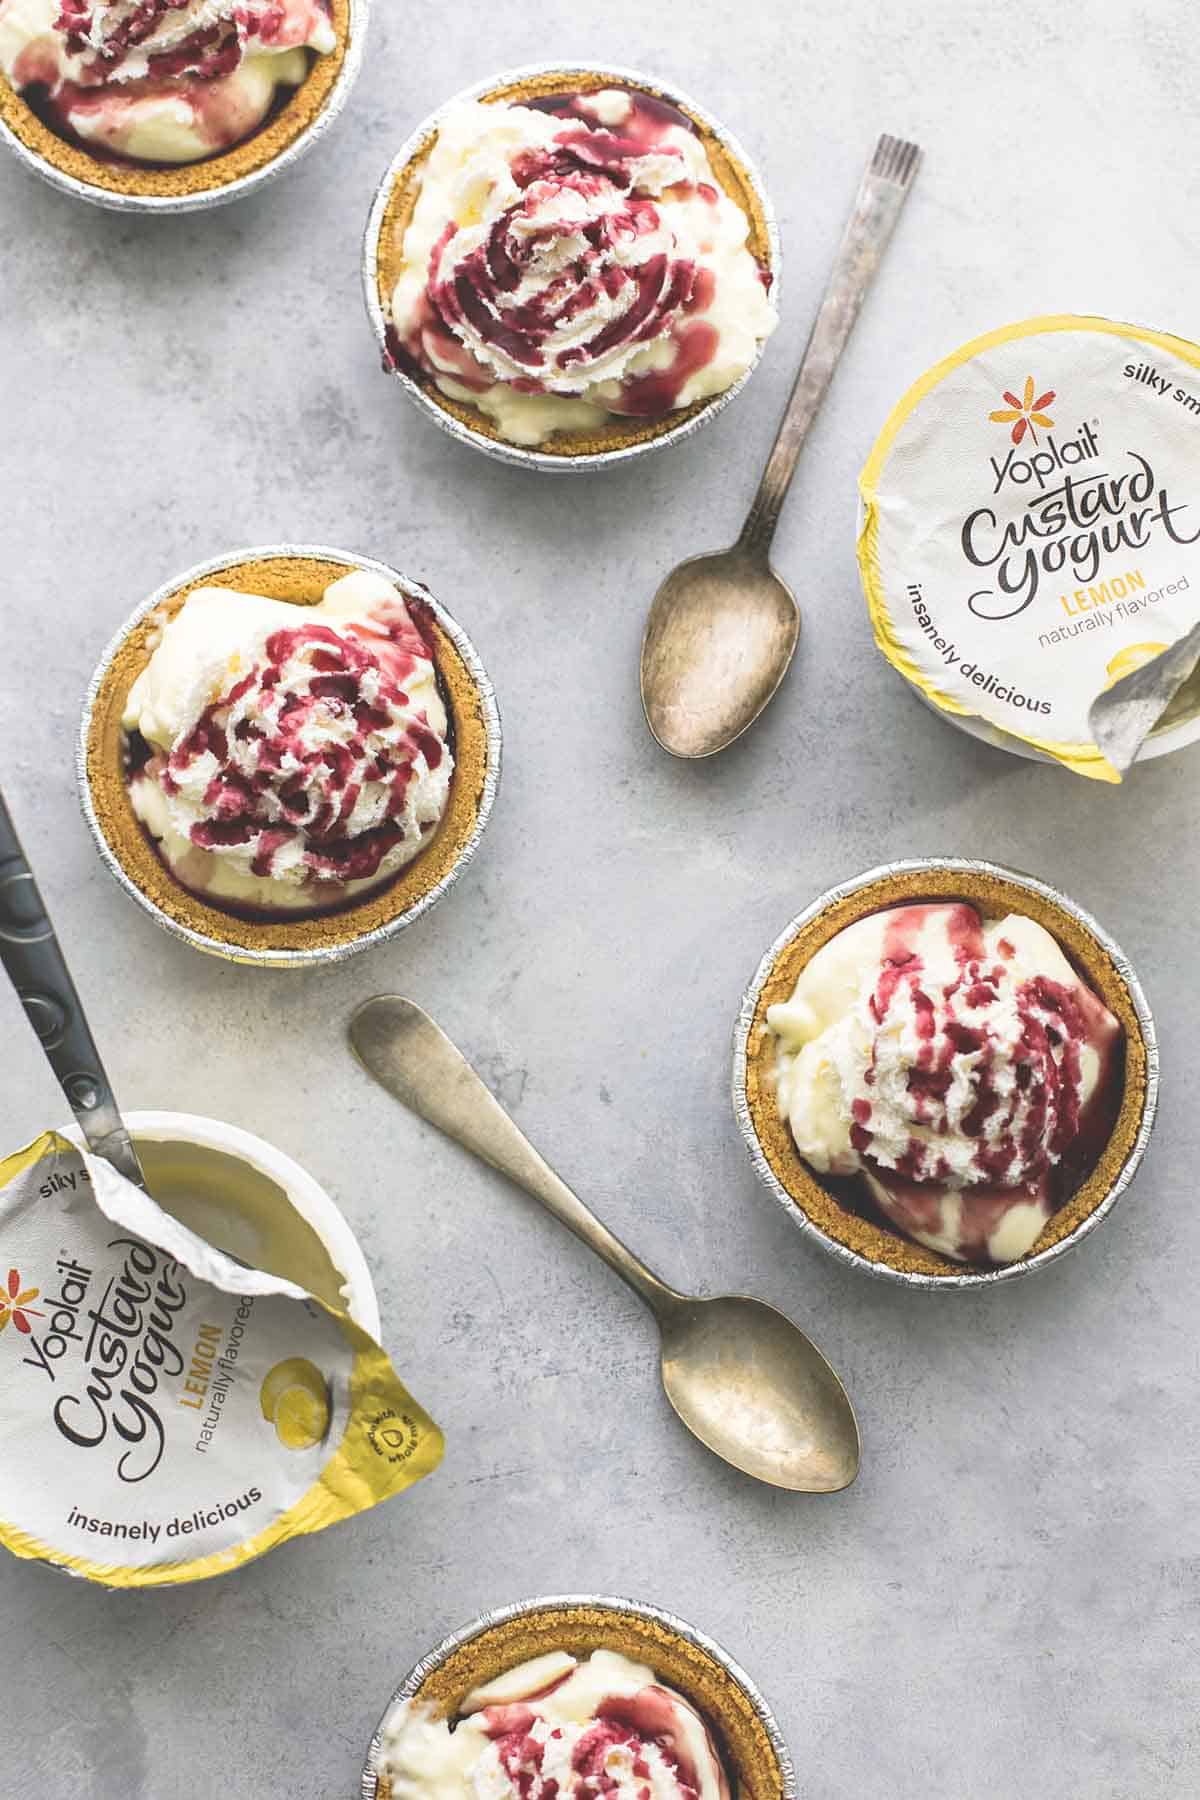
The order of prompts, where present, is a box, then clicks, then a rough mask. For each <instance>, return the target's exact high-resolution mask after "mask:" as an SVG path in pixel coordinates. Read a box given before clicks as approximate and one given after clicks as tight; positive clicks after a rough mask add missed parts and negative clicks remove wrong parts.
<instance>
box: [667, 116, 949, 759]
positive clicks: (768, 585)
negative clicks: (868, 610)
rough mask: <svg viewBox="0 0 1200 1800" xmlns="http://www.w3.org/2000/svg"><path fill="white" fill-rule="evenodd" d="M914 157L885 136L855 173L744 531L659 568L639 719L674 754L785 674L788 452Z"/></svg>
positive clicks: (747, 721) (825, 380)
mask: <svg viewBox="0 0 1200 1800" xmlns="http://www.w3.org/2000/svg"><path fill="white" fill-rule="evenodd" d="M920 161H921V151H920V148H919V147H918V146H917V145H916V144H909V143H905V142H904V141H903V140H902V139H900V138H893V137H888V136H886V135H885V136H883V137H881V138H880V140H879V143H878V144H877V145H876V148H875V154H874V156H873V157H872V159H871V163H870V166H869V167H868V169H867V171H866V173H865V174H864V176H863V178H862V183H861V185H860V187H859V190H858V197H857V199H856V201H855V205H854V211H853V213H852V214H851V216H850V222H849V224H848V225H847V226H846V231H845V235H844V236H843V238H842V242H841V247H840V249H839V250H838V253H837V257H836V260H835V261H834V265H833V269H832V271H831V273H830V276H829V283H828V286H827V287H826V289H825V297H824V299H823V300H822V302H821V309H820V311H819V312H818V314H817V319H816V323H815V325H814V326H813V329H812V335H811V337H810V338H809V340H808V346H807V348H806V350H805V352H804V358H803V361H802V362H801V364H800V372H799V374H798V375H797V376H796V384H795V386H794V387H793V389H792V394H791V398H790V400H789V401H788V404H787V408H786V410H785V412H784V415H783V418H782V420H781V421H780V425H779V431H778V434H777V435H776V438H775V445H774V448H773V449H772V451H771V455H770V459H769V461H768V463H767V466H766V470H765V471H764V473H763V478H762V481H761V483H760V484H759V489H758V493H757V494H756V495H755V497H754V503H753V505H752V506H751V508H750V512H749V514H748V516H747V519H746V523H745V524H744V525H743V526H742V531H741V536H740V537H739V538H738V540H737V542H736V544H733V545H731V547H730V548H729V549H728V550H717V551H710V552H709V553H708V554H707V555H705V556H690V557H688V558H687V560H686V561H685V562H681V563H680V564H679V566H678V568H676V569H673V570H672V572H671V573H670V574H669V575H668V576H667V578H666V580H665V581H664V582H663V584H662V586H661V587H660V588H659V590H658V592H657V594H656V595H655V596H654V601H653V604H652V605H651V608H650V616H649V618H648V619H647V621H646V634H645V637H644V638H643V640H642V667H641V689H642V706H643V709H644V711H645V714H646V723H647V724H648V725H649V727H650V730H651V732H652V733H653V735H654V737H655V738H656V739H657V741H658V742H659V743H660V744H661V745H662V747H663V749H664V750H668V751H670V753H671V755H672V756H682V757H703V756H713V755H715V754H716V752H717V751H718V750H724V749H726V748H727V747H728V746H729V745H730V744H732V743H733V742H734V740H735V739H736V738H739V737H741V735H742V733H743V732H744V731H746V730H747V729H748V728H749V727H750V726H751V725H753V723H754V721H755V719H757V717H758V715H759V714H760V713H761V712H762V711H763V710H764V708H765V707H766V706H767V704H768V703H769V701H770V700H771V699H772V698H773V696H774V695H775V693H776V691H777V690H778V687H779V684H780V682H781V681H782V680H783V678H784V676H785V675H786V674H787V671H788V665H789V664H790V662H791V660H792V656H793V653H794V651H795V648H796V642H797V639H798V638H799V636H800V608H799V606H798V605H797V603H796V597H795V595H794V594H793V593H792V590H791V589H790V588H789V587H788V585H787V583H786V582H785V581H784V580H783V579H782V578H781V577H780V576H779V575H777V574H776V573H775V570H774V569H773V568H772V567H771V560H770V551H771V542H772V539H773V538H774V536H775V527H776V525H777V524H778V523H779V515H780V513H781V511H782V510H783V503H784V501H785V500H786V498H787V494H788V489H789V487H790V486H791V481H792V476H793V474H794V473H795V469H796V463H797V461H798V459H799V456H800V452H801V450H802V449H803V447H804V443H805V440H806V439H807V437H808V433H809V430H810V429H811V426H812V423H813V420H814V419H815V418H816V416H817V413H818V411H819V409H820V406H821V402H822V400H823V399H824V398H825V393H826V390H827V388H828V387H829V383H830V382H831V380H832V379H833V372H834V370H835V369H836V367H837V365H838V360H839V358H840V357H841V354H842V351H843V350H844V349H845V347H846V343H847V340H848V338H849V336H850V333H851V331H852V329H853V327H854V321H855V320H856V319H857V318H858V314H859V310H860V308H861V307H862V303H863V300H864V299H865V297H866V294H867V290H868V288H869V287H870V285H871V283H872V281H873V280H874V278H875V272H876V270H877V269H878V267H879V261H880V258H881V257H882V255H883V252H884V250H885V249H886V247H887V244H888V241H889V239H890V238H891V235H892V232H893V231H894V230H895V227H896V221H897V220H898V219H899V217H900V211H901V208H902V207H903V205H904V202H905V199H906V198H907V196H908V191H909V189H910V187H911V186H912V183H913V180H914V178H915V176H916V173H917V169H918V167H919V165H920Z"/></svg>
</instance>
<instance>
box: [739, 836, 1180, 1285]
mask: <svg viewBox="0 0 1200 1800" xmlns="http://www.w3.org/2000/svg"><path fill="white" fill-rule="evenodd" d="M913 900H965V901H967V902H968V903H970V904H972V905H974V906H976V907H977V908H978V909H979V910H980V912H982V913H983V914H985V915H990V916H992V917H996V916H1002V915H1003V914H1005V913H1008V912H1017V913H1023V914H1025V915H1026V916H1028V917H1029V918H1032V919H1034V920H1036V922H1037V923H1038V924H1039V925H1042V926H1044V927H1045V929H1046V930H1047V931H1048V932H1050V934H1051V936H1053V937H1054V938H1055V939H1056V940H1057V941H1058V943H1059V945H1060V946H1061V948H1062V949H1063V951H1064V952H1065V954H1066V955H1067V956H1068V958H1069V959H1070V961H1071V962H1072V963H1073V964H1074V965H1075V967H1076V968H1077V969H1078V970H1079V972H1080V974H1081V975H1082V976H1083V977H1084V978H1085V979H1086V981H1087V983H1088V985H1089V986H1090V987H1091V988H1092V989H1093V990H1094V992H1095V993H1097V994H1098V995H1099V996H1100V998H1101V999H1102V1000H1103V1002H1104V1004H1105V1005H1106V1006H1107V1007H1108V1009H1109V1011H1110V1012H1111V1013H1113V1015H1114V1016H1115V1017H1116V1018H1117V1019H1118V1020H1119V1022H1120V1024H1121V1025H1122V1027H1123V1029H1124V1034H1125V1067H1124V1076H1123V1091H1122V1096H1121V1102H1120V1107H1119V1111H1118V1113H1117V1117H1116V1120H1115V1123H1114V1125H1113V1129H1112V1133H1111V1135H1110V1137H1109V1141H1108V1144H1107V1146H1106V1148H1105V1151H1104V1153H1103V1154H1102V1156H1101V1157H1100V1159H1099V1161H1098V1162H1097V1164H1096V1166H1095V1168H1094V1169H1092V1171H1091V1173H1090V1174H1089V1175H1088V1176H1087V1177H1086V1178H1085V1180H1084V1181H1083V1182H1082V1183H1081V1184H1080V1186H1079V1187H1078V1188H1077V1189H1076V1191H1075V1192H1074V1193H1073V1194H1072V1195H1071V1197H1070V1198H1069V1199H1068V1200H1067V1201H1066V1202H1065V1203H1064V1204H1063V1205H1062V1206H1061V1207H1060V1208H1059V1209H1058V1211H1057V1212H1056V1213H1055V1214H1054V1215H1053V1216H1052V1218H1051V1219H1050V1220H1049V1221H1048V1223H1047V1225H1046V1228H1045V1230H1044V1231H1043V1232H1042V1234H1041V1236H1040V1237H1039V1238H1038V1240H1037V1242H1036V1244H1035V1245H1034V1247H1033V1249H1032V1250H1031V1251H1030V1252H1029V1254H1028V1255H1027V1256H1024V1257H1021V1258H1020V1259H1019V1260H1017V1261H1016V1262H1012V1263H1007V1264H1004V1265H1003V1266H1001V1267H997V1268H986V1269H985V1268H975V1267H972V1266H970V1265H968V1264H964V1263H961V1262H955V1261H953V1260H952V1259H951V1258H949V1257H946V1256H942V1255H940V1254H939V1253H938V1252H937V1251H934V1250H929V1249H926V1248H925V1247H924V1246H923V1245H921V1244H917V1243H914V1242H911V1241H910V1240H909V1239H907V1238H903V1237H900V1236H899V1235H898V1234H897V1233H896V1232H895V1231H892V1230H889V1229H887V1228H886V1227H885V1226H884V1225H883V1224H877V1223H874V1222H873V1221H872V1219H871V1218H867V1217H861V1216H860V1215H859V1214H857V1213H855V1212H851V1211H850V1210H848V1209H847V1208H846V1207H844V1206H843V1205H841V1204H840V1202H839V1201H838V1200H837V1199H835V1198H834V1196H833V1194H832V1193H831V1192H830V1191H829V1190H828V1189H827V1188H825V1186H824V1185H823V1184H822V1183H821V1182H820V1181H819V1180H818V1178H817V1177H816V1175H815V1174H814V1173H813V1172H812V1170H810V1169H809V1167H808V1165H807V1163H805V1162H804V1161H803V1159H802V1158H801V1156H800V1153H799V1151H798V1150H797V1149H796V1146H795V1143H794V1141H793V1139H792V1135H791V1131H790V1129H789V1127H788V1124H787V1121H786V1119H784V1118H782V1117H781V1116H780V1113H779V1110H778V1106H777V1104H776V1099H775V1084H774V1080H773V1078H772V1077H773V1065H774V1048H773V1042H772V1036H771V1033H770V1031H769V1030H768V1028H767V1025H766V1012H767V1008H768V1006H771V1005H773V1004H774V1003H775V1002H776V1001H777V1000H783V999H786V998H787V997H788V996H789V995H790V994H791V992H792V989H793V988H794V986H795V983H796V979H797V977H798V975H799V973H800V970H801V969H802V968H803V967H804V965H805V964H806V963H807V962H808V960H809V959H810V957H812V956H813V955H814V954H815V952H816V951H817V950H819V949H820V948H821V946H822V945H823V944H826V943H828V942H829V941H830V939H831V938H833V937H836V936H837V934H838V932H839V931H843V930H844V929H845V928H846V926H848V925H852V924H853V923H854V922H855V920H856V919H860V918H863V917H865V916H866V915H867V914H869V913H874V912H878V911H880V910H881V909H882V908H884V907H888V906H896V905H901V904H903V903H905V902H908V901H913ZM1157 1102H1158V1049H1157V1043H1156V1039H1155V1031H1154V1021H1153V1018H1152V1016H1151V1013H1150V1008H1149V1005H1148V1004H1147V1001H1146V996H1145V994H1144V993H1143V991H1142V987H1141V984H1140V982H1139V981H1138V978H1137V976H1136V974H1135V973H1134V970H1133V968H1132V966H1131V965H1130V963H1129V961H1128V959H1127V958H1126V957H1125V955H1124V954H1123V952H1122V951H1121V949H1120V947H1119V946H1118V945H1117V944H1116V943H1114V942H1113V940H1112V938H1110V937H1109V936H1108V934H1107V932H1105V931H1104V930H1103V928H1102V927H1101V926H1100V925H1099V924H1097V922H1096V920H1095V919H1093V918H1092V917H1091V915H1090V914H1088V913H1086V912H1084V910H1083V909H1082V907H1079V906H1077V905H1076V904H1075V902H1074V901H1073V900H1071V899H1069V898H1068V897H1067V895H1066V894H1063V893H1060V892H1059V890H1058V889H1057V888H1053V887H1050V886H1049V885H1048V884H1047V883H1045V882H1042V881H1037V880H1035V879H1034V878H1033V877H1032V876H1029V875H1021V874H1018V873H1016V872H1015V871H1013V870H1011V869H1005V868H1001V867H999V866H998V865H996V864H994V863H988V862H980V861H975V860H972V859H969V858H964V857H929V858H921V859H918V860H913V861H906V862H894V863H885V864H883V865H882V866H881V867H880V868H877V869H870V870H868V871H867V873H866V874H863V875H859V876H857V877H855V878H854V879H853V880H851V881H847V882H843V883H841V884H840V885H839V886H837V887H833V888H830V889H829V890H828V891H827V892H826V893H824V894H822V895H821V896H820V897H819V898H818V899H816V900H814V901H813V903H812V905H811V906H809V907H807V908H806V909H805V910H804V912H802V913H800V914H799V915H798V916H797V917H796V918H794V919H793V920H792V922H791V924H790V925H788V926H787V927H786V928H785V929H784V931H783V932H781V934H780V935H779V937H778V938H777V939H776V940H775V942H774V944H772V946H771V948H770V949H769V950H768V951H767V954H766V955H765V956H764V957H763V959H762V962H761V963H760V964H759V966H758V969H757V971H756V973H755V975H754V979H753V981H752V982H751V983H750V986H749V987H748V988H747V990H746V993H745V996H744V998H743V1001H742V1007H741V1012H740V1013H739V1015H738V1020H737V1025H736V1027H735V1032H734V1058H733V1106H734V1112H735V1114H736V1117H737V1122H738V1126H739V1129H740V1130H741V1133H742V1136H743V1138H744V1139H745V1142H746V1147H747V1149H748V1150H749V1152H750V1159H751V1161H752V1163H753V1164H754V1168H755V1172H756V1173H757V1174H758V1175H759V1177H760V1178H761V1179H762V1180H763V1181H764V1182H765V1184H766V1186H767V1187H768V1188H769V1189H770V1190H771V1192H772V1193H773V1194H774V1196H775V1198H776V1199H777V1200H778V1201H779V1202H780V1203H781V1205H782V1206H783V1207H784V1209H785V1210H786V1212H787V1215H788V1217H789V1218H790V1219H791V1220H792V1222H793V1224H795V1225H797V1226H799V1227H800V1229H801V1230H802V1231H805V1232H807V1233H808V1234H809V1236H810V1237H812V1238H813V1239H815V1241H816V1242H817V1243H819V1244H820V1245H821V1246H822V1247H823V1248H824V1249H826V1250H828V1251H829V1252H830V1253H831V1254H832V1255H834V1256H836V1257H837V1258H838V1259H839V1261H841V1262H844V1263H847V1264H849V1265H850V1267H852V1268H856V1269H862V1270H865V1271H866V1272H867V1273H868V1274H871V1275H876V1276H881V1277H883V1278H884V1279H886V1280H889V1281H897V1282H902V1283H904V1284H906V1285H907V1286H910V1287H920V1288H929V1289H938V1290H941V1289H945V1288H954V1289H964V1288H979V1287H988V1286H994V1285H995V1284H996V1283H998V1282H1001V1281H1012V1280H1014V1279H1015V1278H1017V1277H1018V1276H1021V1275H1026V1274H1029V1273H1031V1272H1032V1271H1034V1270H1037V1269H1044V1268H1047V1267H1048V1266H1049V1265H1050V1264H1051V1263H1052V1262H1055V1261H1057V1260H1058V1258H1059V1257H1060V1256H1062V1255H1063V1254H1064V1253H1065V1252H1066V1251H1068V1250H1070V1249H1072V1248H1073V1247H1074V1246H1075V1245H1076V1244H1078V1243H1080V1242H1081V1241H1082V1239H1083V1238H1085V1237H1086V1236H1087V1234H1088V1233H1089V1232H1090V1231H1092V1230H1094V1229H1095V1227H1096V1226H1097V1225H1099V1223H1100V1222H1101V1220H1102V1219H1105V1218H1107V1216H1108V1214H1109V1213H1110V1212H1111V1211H1112V1209H1113V1207H1114V1206H1115V1205H1116V1203H1117V1201H1118V1200H1119V1199H1120V1197H1121V1195H1122V1194H1123V1193H1124V1192H1125V1190H1126V1188H1127V1187H1128V1186H1129V1184H1130V1182H1131V1181H1132V1180H1133V1177H1134V1175H1135V1173H1136V1172H1137V1168H1138V1165H1139V1164H1140V1162H1141V1160H1142V1157H1143V1155H1144V1154H1145V1150H1146V1146H1147V1144H1148V1142H1149V1139H1150V1133H1151V1130H1152V1128H1153V1124H1154V1116H1155V1110H1156V1107H1157Z"/></svg>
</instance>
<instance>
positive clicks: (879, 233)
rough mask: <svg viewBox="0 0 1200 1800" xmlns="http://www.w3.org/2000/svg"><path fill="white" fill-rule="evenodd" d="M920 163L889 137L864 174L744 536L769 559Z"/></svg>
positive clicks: (744, 542) (745, 543) (915, 152)
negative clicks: (807, 444) (802, 458)
mask: <svg viewBox="0 0 1200 1800" xmlns="http://www.w3.org/2000/svg"><path fill="white" fill-rule="evenodd" d="M920 161H921V151H920V149H919V147H918V146H917V145H916V144H907V143H904V142H902V141H901V140H900V139H899V138H893V137H888V136H886V135H885V136H883V137H881V138H880V140H879V142H878V144H877V145H876V147H875V154H874V156H873V157H872V159H871V163H870V166H869V167H868V169H867V172H866V174H865V175H864V176H863V178H862V182H861V185H860V186H859V190H858V198H857V199H856V201H855V203H854V211H853V212H852V213H851V215H850V220H849V223H848V224H847V226H846V231H845V235H844V236H843V238H842V243H841V248H840V249H839V250H838V253H837V258H836V260H835V262H834V265H833V268H832V270H831V271H830V276H829V284H828V286H827V287H826V289H825V297H824V299H823V300H822V302H821V310H820V312H818V314H817V320H816V324H815V325H814V326H813V328H812V336H811V337H810V338H809V340H808V347H807V348H806V350H805V352H804V359H803V361H802V362H801V364H800V372H799V374H798V375H797V376H796V385H795V386H794V387H793V389H792V395H791V399H790V400H789V401H788V403H787V409H786V411H785V412H784V415H783V418H782V420H781V421H780V426H779V433H778V436H777V437H776V439H775V446H774V449H773V450H772V451H771V456H770V460H769V461H768V463H767V467H766V470H765V472H764V474H763V478H762V481H761V483H760V484H759V489H758V493H757V494H756V495H755V498H754V504H753V506H752V507H751V508H750V512H749V514H748V516H747V519H746V523H745V525H744V526H743V527H742V535H741V537H740V538H739V539H738V542H739V544H740V545H741V546H742V547H743V548H744V549H746V550H749V551H752V552H754V553H755V554H757V555H759V556H764V557H765V556H766V554H767V551H768V550H769V549H770V546H771V539H772V538H773V537H774V535H775V527H776V525H777V524H778V523H779V514H780V512H781V511H782V508H783V503H784V501H785V500H786V498H787V491H788V488H789V487H790V485H791V480H792V475H793V474H794V472H795V468H796V460H797V458H798V457H799V455H800V452H801V450H802V449H803V447H804V440H805V439H806V438H807V436H808V433H809V429H810V427H811V426H812V422H813V420H814V419H815V418H816V416H817V413H818V411H819V410H820V406H821V402H822V400H823V399H824V398H825V392H826V389H827V388H828V386H829V383H830V382H831V381H832V379H833V371H834V369H835V368H836V367H837V364H838V359H839V357H840V356H841V354H842V351H843V350H844V349H845V348H846V340H847V339H848V338H849V336H850V333H851V331H852V330H853V328H854V321H855V320H856V319H857V317H858V314H859V310H860V308H861V306H862V303H863V300H864V298H865V297H866V293H867V289H868V288H869V287H870V285H871V282H872V281H873V280H874V278H875V271H876V269H877V268H878V267H879V259H880V257H881V256H882V255H883V252H884V250H885V249H886V248H887V243H888V239H889V238H890V237H891V235H892V232H893V231H894V230H895V226H896V221H897V219H898V218H899V217H900V209H901V207H902V206H903V205H904V201H905V199H906V197H907V195H908V190H909V188H910V187H911V186H912V183H913V179H914V177H915V176H916V173H917V168H918V166H919V164H920Z"/></svg>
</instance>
